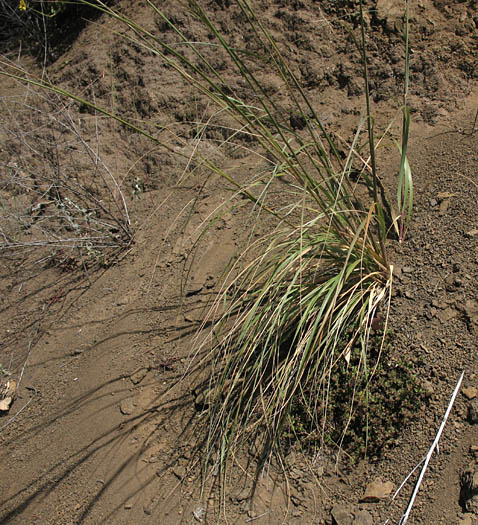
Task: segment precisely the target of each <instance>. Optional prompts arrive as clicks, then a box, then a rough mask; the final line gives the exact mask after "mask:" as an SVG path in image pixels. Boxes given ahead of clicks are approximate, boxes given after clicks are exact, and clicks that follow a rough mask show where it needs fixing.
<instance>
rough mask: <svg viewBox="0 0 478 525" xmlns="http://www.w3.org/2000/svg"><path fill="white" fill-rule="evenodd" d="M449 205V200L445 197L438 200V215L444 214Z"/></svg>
mask: <svg viewBox="0 0 478 525" xmlns="http://www.w3.org/2000/svg"><path fill="white" fill-rule="evenodd" d="M449 206H450V200H449V199H445V200H443V201H441V202H440V211H439V212H438V214H439V215H441V216H443V215H445V214H446V212H447V210H448V207H449Z"/></svg>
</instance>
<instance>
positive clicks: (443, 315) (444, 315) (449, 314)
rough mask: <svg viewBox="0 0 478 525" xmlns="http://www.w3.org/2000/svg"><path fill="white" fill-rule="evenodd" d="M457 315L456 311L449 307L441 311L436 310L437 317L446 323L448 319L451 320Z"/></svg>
mask: <svg viewBox="0 0 478 525" xmlns="http://www.w3.org/2000/svg"><path fill="white" fill-rule="evenodd" d="M457 316H458V312H457V311H456V310H455V309H454V308H451V307H448V308H445V309H444V310H442V311H441V312H438V314H437V317H438V319H440V321H441V322H442V323H446V322H448V321H451V320H452V319H454V318H455V317H457Z"/></svg>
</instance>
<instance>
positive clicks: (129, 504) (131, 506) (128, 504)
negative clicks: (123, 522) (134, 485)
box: [124, 501, 133, 510]
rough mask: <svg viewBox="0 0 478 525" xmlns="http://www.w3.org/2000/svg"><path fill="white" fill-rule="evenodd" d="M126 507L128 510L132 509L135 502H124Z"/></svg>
mask: <svg viewBox="0 0 478 525" xmlns="http://www.w3.org/2000/svg"><path fill="white" fill-rule="evenodd" d="M124 508H125V509H126V510H130V509H132V508H133V504H132V503H131V501H127V502H126V503H125V504H124Z"/></svg>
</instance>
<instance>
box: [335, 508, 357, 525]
mask: <svg viewBox="0 0 478 525" xmlns="http://www.w3.org/2000/svg"><path fill="white" fill-rule="evenodd" d="M331 515H332V524H333V525H353V514H352V512H351V510H350V509H349V508H348V507H346V506H345V505H335V506H334V508H333V509H332V511H331Z"/></svg>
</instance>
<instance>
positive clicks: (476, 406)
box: [468, 398, 478, 425]
mask: <svg viewBox="0 0 478 525" xmlns="http://www.w3.org/2000/svg"><path fill="white" fill-rule="evenodd" d="M468 421H469V422H470V423H471V424H472V425H476V424H477V423H478V399H477V398H475V399H472V400H471V401H470V404H469V405H468Z"/></svg>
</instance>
